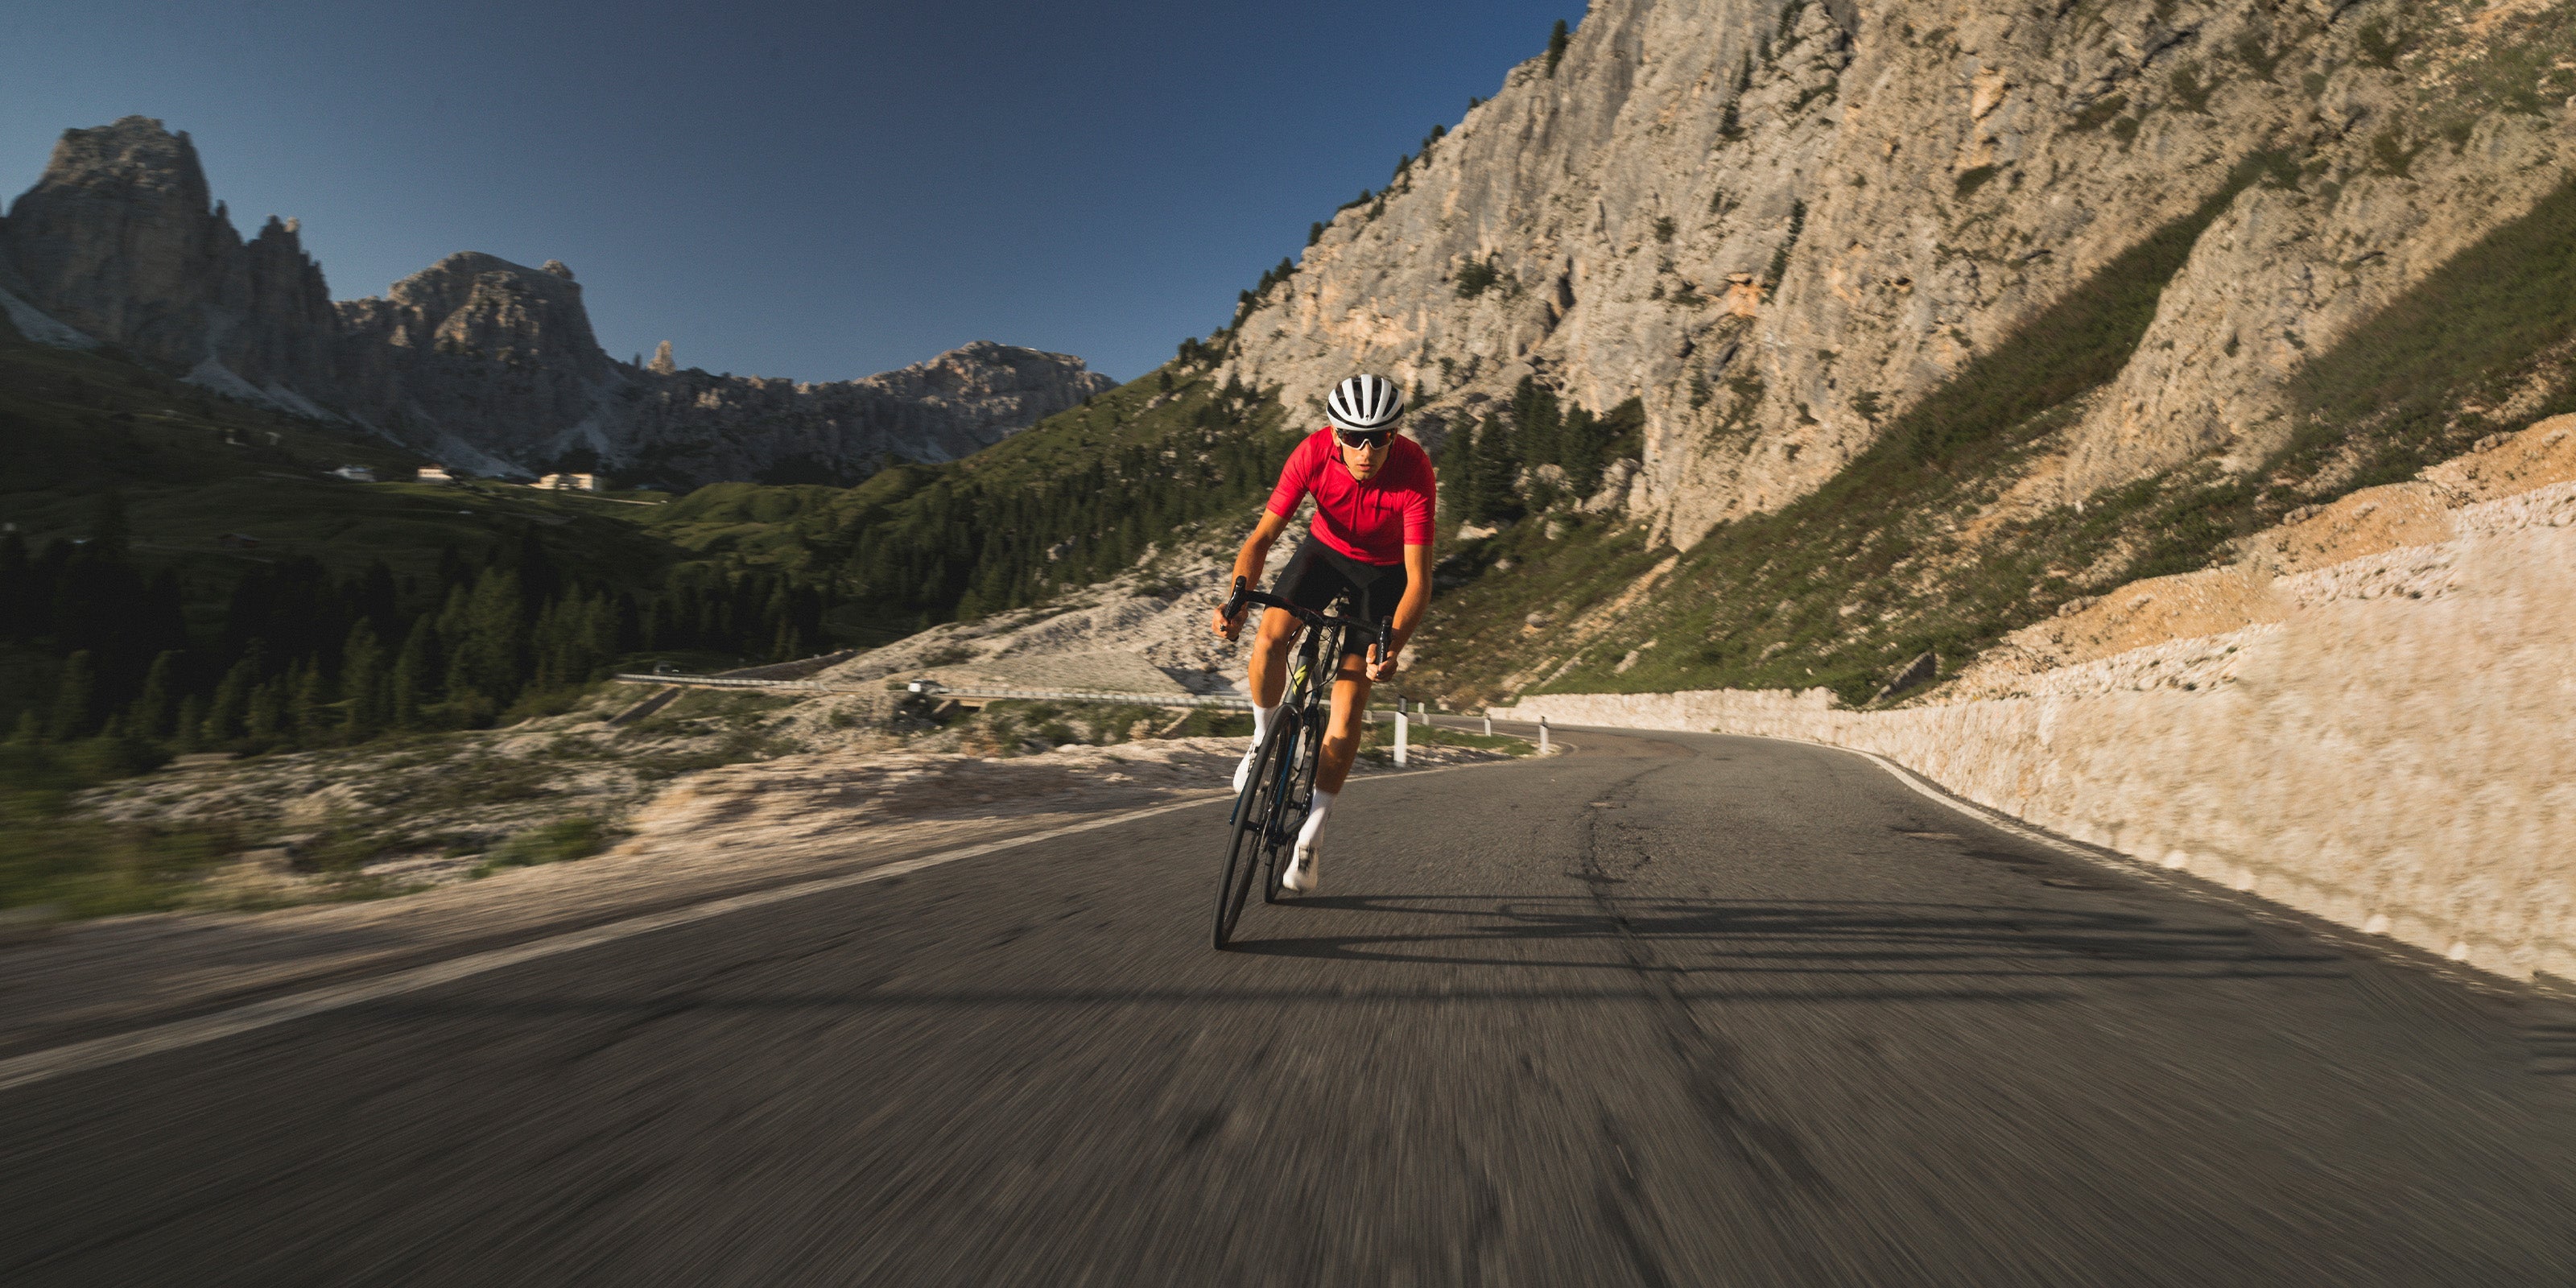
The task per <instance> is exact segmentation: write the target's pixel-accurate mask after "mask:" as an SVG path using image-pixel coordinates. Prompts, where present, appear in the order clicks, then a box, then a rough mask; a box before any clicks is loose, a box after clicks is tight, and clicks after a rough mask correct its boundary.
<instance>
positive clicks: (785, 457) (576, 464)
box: [0, 116, 1115, 487]
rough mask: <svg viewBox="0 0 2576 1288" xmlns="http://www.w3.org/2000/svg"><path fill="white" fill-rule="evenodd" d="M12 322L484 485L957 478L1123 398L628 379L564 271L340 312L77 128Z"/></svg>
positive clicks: (47, 202) (980, 348)
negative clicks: (412, 455)
mask: <svg viewBox="0 0 2576 1288" xmlns="http://www.w3.org/2000/svg"><path fill="white" fill-rule="evenodd" d="M0 309H5V311H6V312H7V315H8V318H9V321H10V323H11V324H13V325H14V326H15V327H16V328H17V330H18V331H19V332H20V333H21V334H22V335H25V336H26V337H27V338H29V339H31V340H36V341H39V342H41V343H46V344H53V345H58V346H63V347H71V348H90V347H96V346H98V345H101V344H106V345H113V346H115V347H117V348H118V349H121V350H123V351H124V352H125V353H126V354H128V355H130V356H131V357H132V358H134V359H135V360H137V361H140V362H143V363H147V364H150V365H152V366H156V367H159V368H162V369H164V370H168V371H171V372H174V373H184V377H185V379H187V380H188V381H190V382H191V383H194V384H197V385H200V386H203V387H205V388H208V389H212V390H215V391H218V392H220V393H223V394H226V395H228V396H230V397H234V398H238V399H242V400H245V401H248V402H255V403H261V404H265V405H268V406H272V407H275V408H278V409H280V410H284V411H289V412H293V413H295V414H298V415H303V416H309V417H313V418H316V419H322V420H339V421H345V422H349V423H352V424H354V425H357V426H360V427H363V428H364V429H366V430H368V431H371V432H373V433H375V434H377V435H380V436H382V437H384V438H387V439H390V440H393V441H395V442H399V443H401V444H404V445H405V446H408V447H410V448H413V449H415V450H417V451H419V452H421V453H422V454H424V455H427V456H430V457H433V458H435V459H437V460H440V461H443V462H446V463H448V464H450V465H454V466H457V467H461V468H464V469H467V470H471V471H474V472H477V473H484V474H494V475H505V476H515V475H529V474H535V473H539V472H543V471H545V470H548V469H559V468H577V469H601V470H607V471H610V472H612V473H614V474H615V475H617V476H618V478H619V480H620V481H621V482H660V483H665V484H670V485H676V486H683V487H686V486H694V485H697V484H702V483H710V482H717V481H723V480H751V481H758V482H798V483H844V484H846V483H852V482H856V481H857V480H858V479H860V478H863V477H865V476H867V475H868V474H870V473H872V472H873V471H874V470H875V469H876V468H878V467H879V466H880V465H882V464H883V463H884V462H885V461H887V460H888V459H890V458H893V457H903V458H907V459H911V460H917V461H943V460H953V459H955V458H957V457H960V456H964V455H966V454H968V453H971V452H974V451H977V450H979V449H981V448H985V447H989V446H991V445H992V444H994V443H996V442H999V441H1001V440H1002V439H1003V438H1005V437H1007V436H1009V435H1010V434H1012V433H1014V432H1016V431H1018V430H1021V429H1025V428H1027V427H1028V426H1030V425H1033V424H1035V423H1037V422H1038V421H1039V420H1040V419H1042V418H1044V417H1046V416H1048V415H1051V414H1053V413H1055V412H1058V411H1062V410H1064V409H1065V408H1067V407H1071V406H1074V405H1076V404H1079V403H1080V402H1082V401H1083V400H1084V399H1085V398H1087V397H1090V396H1091V395H1093V394H1096V393H1099V392H1102V391H1104V390H1107V389H1109V388H1111V387H1112V386H1113V384H1114V383H1115V382H1113V381H1111V380H1110V379H1109V378H1108V377H1106V376H1103V375H1100V374H1099V373H1097V372H1094V371H1091V370H1089V369H1088V368H1087V367H1086V366H1085V365H1084V363H1083V361H1082V360H1081V359H1080V358H1076V357H1071V356H1068V355H1065V354H1057V353H1043V352H1040V351H1038V350H1035V349H1023V348H1017V347H1014V346H1010V345H1003V344H995V343H992V342H989V341H978V342H976V343H974V344H969V345H966V346H965V347H963V348H960V349H955V350H952V351H950V352H948V353H944V354H941V355H939V356H938V357H936V358H933V359H931V360H929V361H927V362H923V363H918V364H916V365H914V366H910V367H906V368H904V369H902V370H900V371H890V372H885V373H883V374H880V375H874V376H868V377H865V378H863V379H858V380H846V381H833V382H828V383H822V384H802V383H798V382H796V381H791V380H784V379H767V378H761V377H756V376H734V375H711V374H709V373H707V372H704V371H700V370H697V369H695V368H682V367H679V366H677V365H676V364H675V363H674V362H673V361H672V359H671V354H670V346H669V344H668V343H667V342H666V343H664V344H663V346H662V348H661V350H660V352H659V353H657V354H656V356H655V357H654V358H653V360H651V361H650V362H640V363H639V362H621V361H618V360H616V359H614V358H611V357H610V356H609V355H608V354H607V353H605V352H604V351H602V350H601V349H600V347H599V342H598V340H597V339H596V338H595V337H594V336H593V334H592V332H591V327H590V318H589V314H588V311H587V310H586V309H585V308H584V307H583V304H582V295H581V287H580V285H579V284H578V283H576V282H575V281H574V280H573V273H572V270H571V269H569V268H566V267H565V266H564V265H563V264H562V263H561V262H560V261H557V260H548V261H546V263H545V264H544V265H543V266H541V267H539V268H528V267H525V266H522V265H519V264H514V263H511V262H510V261H508V260H505V259H501V258H499V257H497V256H492V255H486V254H481V253H478V252H473V251H464V252H459V253H457V254H454V255H450V256H448V257H447V258H445V259H442V260H440V261H439V262H438V263H436V264H433V265H431V266H430V267H428V268H425V269H423V270H421V271H420V272H418V273H415V274H413V275H411V276H410V277H407V278H404V279H403V280H402V281H400V282H397V283H395V284H394V285H393V287H392V288H391V289H390V290H388V291H387V292H386V293H385V294H384V295H383V296H381V297H373V298H368V299H360V300H341V301H336V302H335V301H333V300H332V299H331V298H330V294H329V290H328V288H327V287H326V286H325V285H324V282H323V277H322V269H321V266H320V265H318V264H316V263H315V262H314V261H313V259H312V258H311V257H310V256H308V255H306V254H305V253H304V250H303V247H302V245H301V243H300V241H299V239H298V236H297V230H296V223H295V221H294V220H292V219H287V220H280V219H278V218H276V217H274V216H271V217H270V219H269V220H268V222H267V223H266V224H264V225H263V226H261V228H260V230H259V232H258V234H257V235H256V236H253V237H251V238H250V239H249V240H247V241H245V240H243V238H242V237H241V235H240V234H239V233H238V232H237V231H235V229H234V227H233V224H232V220H231V217H230V215H229V213H228V212H227V211H226V209H225V208H224V206H223V205H222V204H221V203H219V202H215V201H213V200H212V194H211V192H210V190H209V189H208V186H207V183H206V177H205V171H204V169H203V167H202V166H200V165H199V163H198V160H197V152H196V148H195V147H194V145H193V144H191V142H190V141H189V138H188V135H187V134H186V133H185V132H180V133H175V134H174V133H172V132H170V131H169V130H167V129H164V128H163V126H162V123H161V122H159V121H157V120H153V119H151V118H148V117H141V116H129V117H126V118H124V119H122V120H120V121H117V122H116V123H114V124H112V125H106V126H101V127H98V128H96V129H86V130H68V131H65V132H64V134H63V138H62V141H61V143H60V144H58V145H57V146H56V147H55V149H54V155H53V160H52V163H51V164H50V165H48V166H47V167H46V170H45V174H44V177H43V178H42V179H40V180H39V181H38V182H37V183H36V186H35V187H33V188H31V189H29V190H28V191H27V192H26V193H25V194H24V195H22V196H20V197H19V198H18V200H17V202H16V203H15V204H14V205H12V206H11V207H10V209H9V212H8V216H7V218H5V219H0Z"/></svg>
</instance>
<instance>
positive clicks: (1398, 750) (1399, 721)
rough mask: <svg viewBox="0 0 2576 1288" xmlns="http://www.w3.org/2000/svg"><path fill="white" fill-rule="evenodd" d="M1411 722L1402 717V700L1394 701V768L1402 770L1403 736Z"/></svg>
mask: <svg viewBox="0 0 2576 1288" xmlns="http://www.w3.org/2000/svg"><path fill="white" fill-rule="evenodd" d="M1410 724H1411V722H1410V721H1408V720H1406V719H1405V716H1404V699H1402V698H1398V699H1396V700H1395V767H1396V768H1398V769H1402V768H1404V751H1405V745H1404V744H1405V734H1406V732H1407V731H1408V728H1409V726H1410Z"/></svg>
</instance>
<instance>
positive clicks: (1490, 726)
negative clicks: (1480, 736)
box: [1485, 711, 1494, 738]
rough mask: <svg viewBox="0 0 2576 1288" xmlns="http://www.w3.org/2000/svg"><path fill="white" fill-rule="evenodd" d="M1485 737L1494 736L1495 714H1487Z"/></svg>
mask: <svg viewBox="0 0 2576 1288" xmlns="http://www.w3.org/2000/svg"><path fill="white" fill-rule="evenodd" d="M1485 736H1486V737H1488V738H1491V737H1493V736H1494V713H1493V712H1491V711H1488V712H1486V713H1485Z"/></svg>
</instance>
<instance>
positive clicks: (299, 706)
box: [287, 661, 335, 747]
mask: <svg viewBox="0 0 2576 1288" xmlns="http://www.w3.org/2000/svg"><path fill="white" fill-rule="evenodd" d="M291 678H292V680H293V683H294V686H295V688H294V696H293V697H292V698H291V699H290V700H289V709H288V712H287V727H288V728H289V729H290V730H292V731H293V735H294V738H295V742H296V745H298V746H303V747H320V746H325V745H327V744H328V743H329V742H330V741H331V733H332V728H331V726H332V725H333V724H334V723H335V722H334V721H333V720H332V719H331V709H330V708H331V680H330V677H329V676H327V675H324V674H323V673H322V668H321V666H320V665H319V664H317V663H315V662H312V661H304V662H299V663H296V669H295V672H294V673H293V674H292V677H291Z"/></svg>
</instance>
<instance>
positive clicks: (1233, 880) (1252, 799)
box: [1214, 711, 1297, 949]
mask: <svg viewBox="0 0 2576 1288" xmlns="http://www.w3.org/2000/svg"><path fill="white" fill-rule="evenodd" d="M1280 715H1281V717H1282V719H1281V720H1280V721H1279V722H1278V723H1277V724H1274V725H1272V726H1271V727H1270V736H1269V737H1267V738H1264V739H1262V740H1261V754H1260V755H1259V756H1258V757H1257V758H1255V759H1254V761H1253V765H1252V776H1251V778H1250V779H1248V780H1246V781H1245V783H1244V785H1243V793H1242V794H1241V795H1240V796H1237V797H1236V798H1235V802H1234V832H1233V834H1232V835H1231V836H1229V837H1228V838H1227V839H1226V847H1225V866H1224V867H1223V868H1221V869H1219V870H1218V872H1217V879H1216V933H1215V935H1214V943H1215V946H1216V947H1217V948H1219V949H1222V948H1224V947H1225V946H1226V942H1227V941H1228V940H1231V939H1233V938H1234V927H1235V923H1236V922H1238V921H1240V920H1242V918H1243V905H1244V904H1245V903H1247V902H1249V901H1250V899H1251V897H1252V882H1253V878H1254V877H1256V876H1257V875H1259V873H1260V871H1261V851H1262V850H1263V849H1265V848H1267V841H1268V837H1269V833H1270V832H1271V831H1272V830H1273V829H1272V826H1271V824H1272V822H1273V819H1272V815H1274V814H1276V813H1277V812H1278V809H1279V803H1280V802H1279V776H1278V775H1277V774H1274V773H1272V772H1271V768H1270V767H1271V765H1272V764H1273V763H1274V762H1275V761H1277V760H1278V758H1279V748H1280V746H1281V744H1282V743H1283V742H1284V740H1285V737H1286V736H1287V735H1288V734H1290V733H1291V732H1292V731H1293V730H1294V729H1295V727H1296V724H1297V721H1296V718H1295V716H1294V715H1293V714H1292V713H1290V712H1286V711H1282V712H1281V713H1280Z"/></svg>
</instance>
